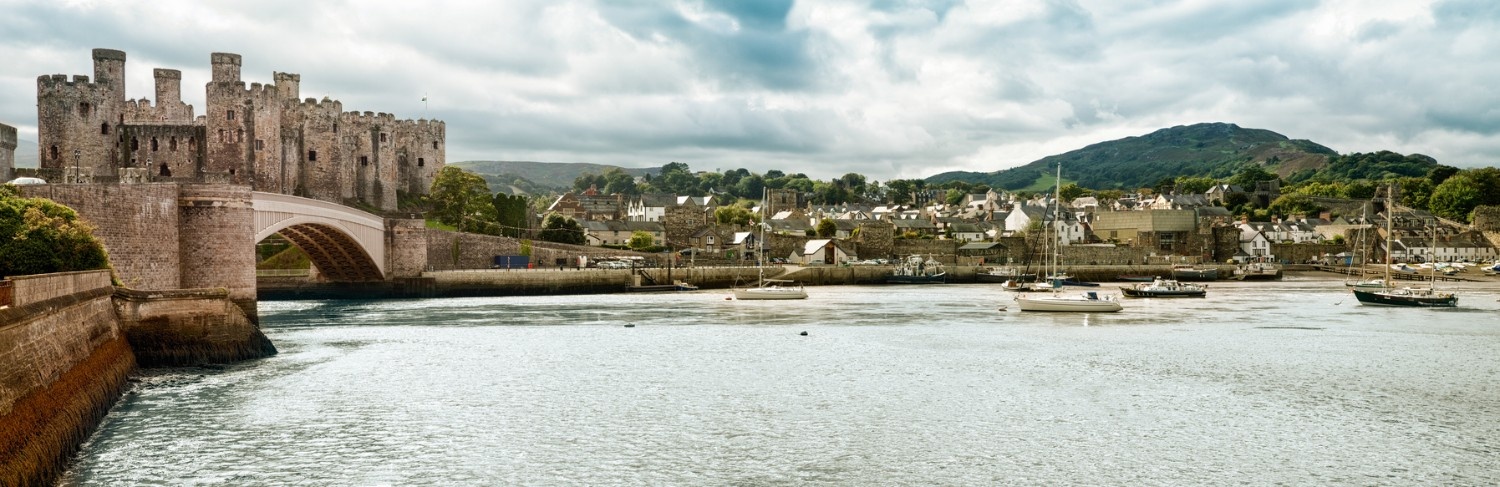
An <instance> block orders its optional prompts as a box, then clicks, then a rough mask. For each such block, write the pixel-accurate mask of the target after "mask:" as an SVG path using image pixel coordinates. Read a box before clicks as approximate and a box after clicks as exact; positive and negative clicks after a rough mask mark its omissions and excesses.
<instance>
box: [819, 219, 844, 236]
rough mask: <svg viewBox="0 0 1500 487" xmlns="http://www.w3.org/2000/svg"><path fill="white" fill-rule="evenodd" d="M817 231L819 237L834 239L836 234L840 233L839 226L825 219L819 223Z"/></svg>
mask: <svg viewBox="0 0 1500 487" xmlns="http://www.w3.org/2000/svg"><path fill="white" fill-rule="evenodd" d="M817 230H818V236H819V237H822V238H832V237H833V236H834V235H835V234H837V233H838V231H839V227H838V225H836V224H834V223H833V220H830V219H827V218H824V219H822V220H819V221H818V228H817Z"/></svg>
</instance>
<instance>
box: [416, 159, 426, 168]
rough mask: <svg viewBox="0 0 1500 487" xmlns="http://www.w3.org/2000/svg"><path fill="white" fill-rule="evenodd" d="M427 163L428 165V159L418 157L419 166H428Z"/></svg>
mask: <svg viewBox="0 0 1500 487" xmlns="http://www.w3.org/2000/svg"><path fill="white" fill-rule="evenodd" d="M426 165H427V161H426V160H424V159H422V158H421V157H418V158H417V167H422V166H426Z"/></svg>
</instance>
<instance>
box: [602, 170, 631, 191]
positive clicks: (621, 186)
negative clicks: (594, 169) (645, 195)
mask: <svg viewBox="0 0 1500 487" xmlns="http://www.w3.org/2000/svg"><path fill="white" fill-rule="evenodd" d="M604 181H605V183H604V185H603V186H600V188H602V190H603V191H604V194H641V189H640V187H638V186H636V184H635V177H634V176H631V175H630V174H629V173H627V172H625V170H623V169H620V168H618V167H612V168H609V170H608V171H604Z"/></svg>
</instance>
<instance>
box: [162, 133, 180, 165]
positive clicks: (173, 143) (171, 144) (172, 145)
mask: <svg viewBox="0 0 1500 487" xmlns="http://www.w3.org/2000/svg"><path fill="white" fill-rule="evenodd" d="M167 150H169V151H172V152H177V138H176V137H172V138H171V140H168V141H167ZM162 168H163V169H165V168H166V166H162Z"/></svg>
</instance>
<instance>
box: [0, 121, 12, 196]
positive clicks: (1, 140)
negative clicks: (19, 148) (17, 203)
mask: <svg viewBox="0 0 1500 487" xmlns="http://www.w3.org/2000/svg"><path fill="white" fill-rule="evenodd" d="M15 168H16V128H15V127H12V126H9V125H6V124H3V123H0V183H4V182H6V181H10V180H12V179H15V177H16V174H15V172H16V171H15Z"/></svg>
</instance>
